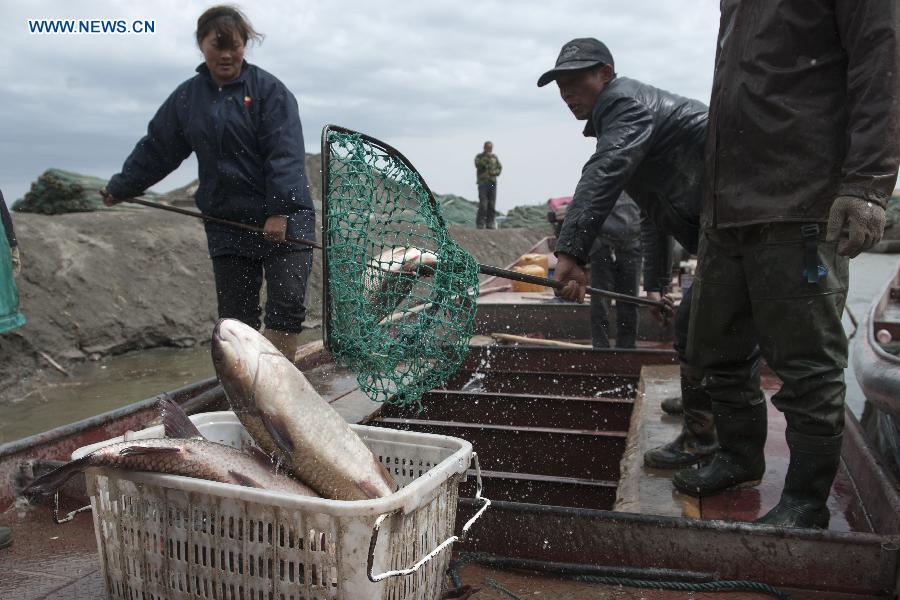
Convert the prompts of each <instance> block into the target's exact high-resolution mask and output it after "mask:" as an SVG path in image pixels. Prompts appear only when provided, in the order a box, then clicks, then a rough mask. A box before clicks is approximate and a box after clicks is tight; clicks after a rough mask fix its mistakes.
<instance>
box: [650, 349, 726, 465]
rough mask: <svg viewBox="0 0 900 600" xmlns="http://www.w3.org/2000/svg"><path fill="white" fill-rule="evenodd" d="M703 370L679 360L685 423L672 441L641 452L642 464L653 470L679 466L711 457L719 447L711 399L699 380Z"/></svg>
mask: <svg viewBox="0 0 900 600" xmlns="http://www.w3.org/2000/svg"><path fill="white" fill-rule="evenodd" d="M702 378H703V372H702V371H701V370H699V369H695V368H693V367H691V366H690V365H688V364H687V363H685V362H683V361H682V363H681V398H683V400H684V425H683V426H682V428H681V433H680V434H679V435H678V437H677V438H675V440H674V441H671V442H669V443H668V444H664V445H662V446H659V447H658V448H654V449H652V450H648V451H647V452H645V453H644V465H646V466H648V467H651V468H654V469H681V468H684V467H689V466H691V465H693V464H696V463H698V462H701V461H703V460H705V459H707V458H710V457H711V456H712V455H713V453H714V452H715V451H716V448H718V441H717V436H716V427H715V424H714V422H713V415H712V400H711V399H710V397H709V392H707V391H706V390H704V389H703V387H702V386H701V385H700V382H701V380H702Z"/></svg>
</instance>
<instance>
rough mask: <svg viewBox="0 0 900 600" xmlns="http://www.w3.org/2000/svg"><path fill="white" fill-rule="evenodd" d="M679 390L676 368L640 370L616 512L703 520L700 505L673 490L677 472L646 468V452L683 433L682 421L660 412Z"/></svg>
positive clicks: (656, 367)
mask: <svg viewBox="0 0 900 600" xmlns="http://www.w3.org/2000/svg"><path fill="white" fill-rule="evenodd" d="M680 390H681V388H680V374H679V368H678V367H677V366H674V365H672V366H646V367H644V368H643V369H642V370H641V380H640V384H639V386H638V393H637V397H636V398H635V402H634V409H633V410H632V413H631V424H630V426H629V430H628V444H627V446H626V448H625V454H624V455H623V457H622V464H621V470H622V476H621V478H620V480H619V489H618V493H617V495H616V502H615V505H614V508H613V510H616V511H621V512H628V513H641V514H646V515H661V516H669V517H681V516H686V517H692V518H698V517H699V516H700V503H699V501H698V500H697V499H696V498H693V497H691V496H688V495H686V494H681V493H679V492H677V491H676V490H675V489H674V488H673V487H672V480H671V479H672V475H673V474H674V473H675V471H667V470H664V469H649V468H646V467H644V452H646V451H647V450H650V449H652V448H656V447H657V446H660V445H662V444H666V443H668V442H671V441H672V440H674V439H675V437H676V436H677V435H678V433H679V432H680V431H681V417H673V416H670V415H667V414H665V413H664V412H663V411H662V409H661V408H660V403H661V402H662V400H663V398H666V397H668V396H671V395H675V394H678V393H680Z"/></svg>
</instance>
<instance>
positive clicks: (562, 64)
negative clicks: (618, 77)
mask: <svg viewBox="0 0 900 600" xmlns="http://www.w3.org/2000/svg"><path fill="white" fill-rule="evenodd" d="M612 64H613V57H612V53H611V52H610V51H609V48H607V47H606V44H604V43H603V42H601V41H600V40H598V39H594V38H577V39H574V40H572V41H571V42H567V43H566V44H565V45H564V46H563V47H562V50H560V51H559V57H558V58H557V59H556V66H555V67H554V68H552V69H550V70H549V71H547V72H546V73H544V74H543V75H541V77H540V79H538V82H537V84H538V87H544V86H545V85H547V84H548V83H550V82H551V81H553V80H555V79H556V76H557V75H559V74H560V73H566V72H569V71H578V70H580V69H587V68H588V67H595V66H597V65H612Z"/></svg>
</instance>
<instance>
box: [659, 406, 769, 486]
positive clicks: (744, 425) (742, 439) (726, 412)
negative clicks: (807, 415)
mask: <svg viewBox="0 0 900 600" xmlns="http://www.w3.org/2000/svg"><path fill="white" fill-rule="evenodd" d="M713 413H714V414H715V420H716V432H717V433H718V436H719V449H718V450H716V453H715V454H714V455H713V459H712V462H710V463H709V464H708V465H706V466H703V467H700V468H699V469H684V470H681V471H678V472H677V473H675V476H674V477H672V483H673V484H674V485H675V487H676V488H677V489H678V490H679V491H682V492H684V493H685V494H690V495H691V496H711V495H713V494H718V493H719V492H722V491H724V490H727V489H730V488H744V487H753V486H755V485H757V484H758V483H759V482H760V481H761V480H762V477H763V475H764V474H765V472H766V459H765V456H764V454H763V448H764V447H765V445H766V431H767V422H766V403H765V401H762V402H759V403H757V404H753V405H750V406H746V407H742V408H734V407H731V406H723V405H722V404H720V403H718V402H715V403H713Z"/></svg>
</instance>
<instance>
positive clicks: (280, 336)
mask: <svg viewBox="0 0 900 600" xmlns="http://www.w3.org/2000/svg"><path fill="white" fill-rule="evenodd" d="M263 335H264V336H265V337H266V339H267V340H269V341H270V342H272V345H273V346H275V347H276V348H277V349H278V351H279V352H281V353H282V354H284V355H285V356H286V357H287V358H288V359H289V360H290V361H291V362H294V360H295V358H296V356H297V349H298V348H299V347H300V334H299V333H291V332H288V331H276V330H274V329H266V330H265V331H264V332H263Z"/></svg>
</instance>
